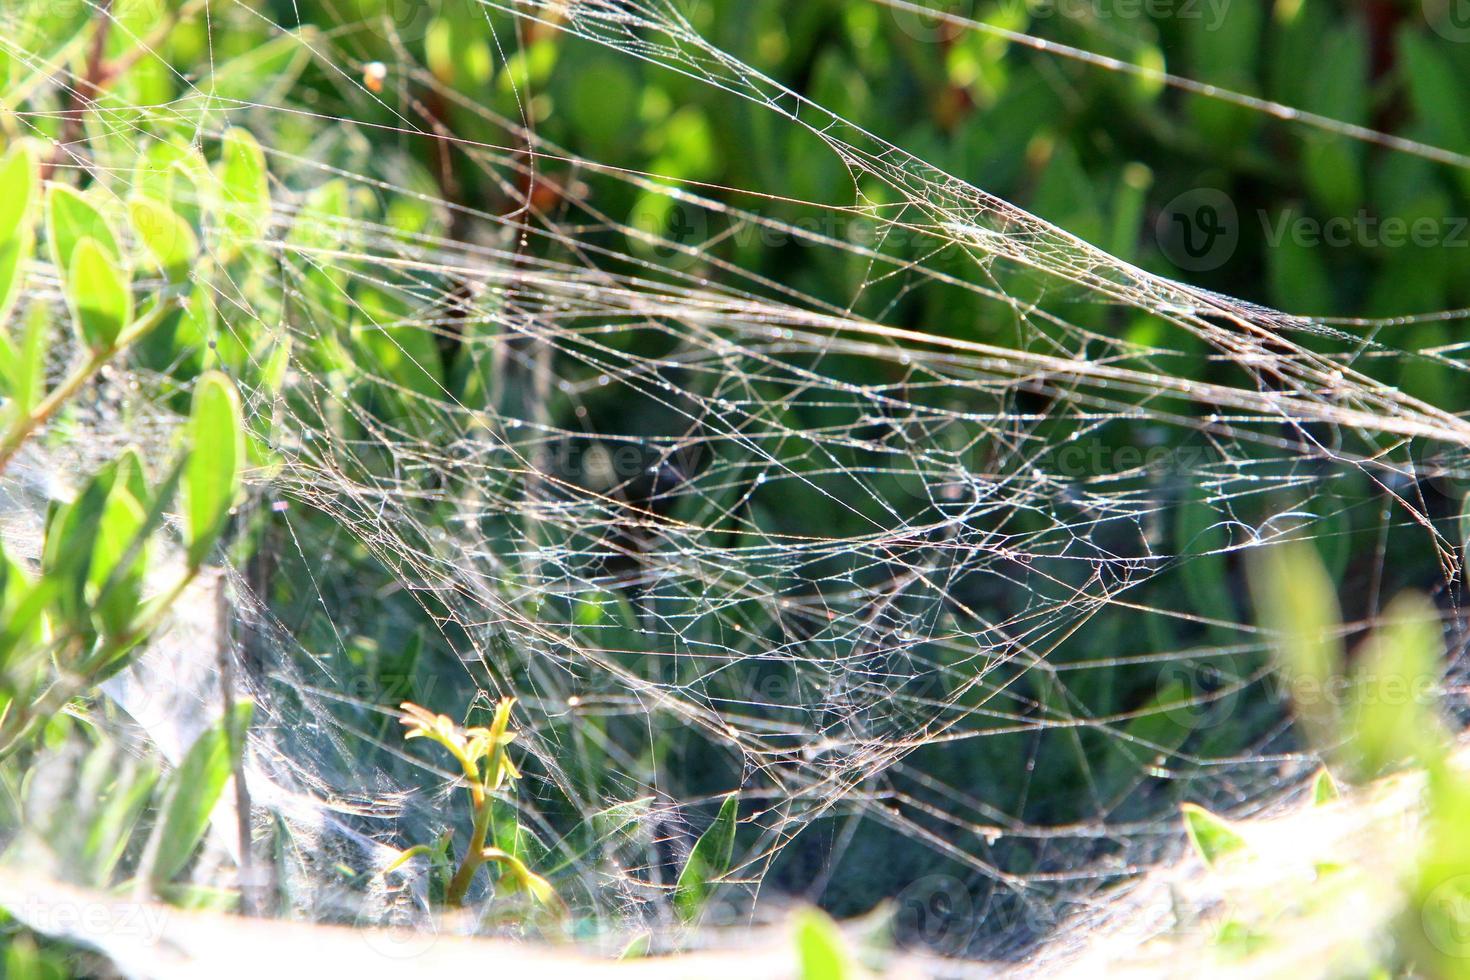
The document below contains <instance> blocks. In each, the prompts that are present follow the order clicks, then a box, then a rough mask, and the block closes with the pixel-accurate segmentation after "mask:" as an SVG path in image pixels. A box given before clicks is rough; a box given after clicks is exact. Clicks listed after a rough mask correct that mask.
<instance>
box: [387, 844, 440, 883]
mask: <svg viewBox="0 0 1470 980" xmlns="http://www.w3.org/2000/svg"><path fill="white" fill-rule="evenodd" d="M433 855H434V849H433V848H432V847H430V846H429V845H428V844H418V845H415V846H414V847H410V848H409V849H408V850H406V851H404V852H403V853H402V854H400V855H398V856H397V857H396V858H394V859H393V860H392V861H389V862H388V866H387V867H386V868H384V869H383V871H382V873H383V874H385V875H386V874H392V873H393V872H394V871H397V870H398V869H399V868H401V867H403V866H404V865H405V864H407V863H408V862H410V861H412V860H413V859H414V858H418V857H433Z"/></svg>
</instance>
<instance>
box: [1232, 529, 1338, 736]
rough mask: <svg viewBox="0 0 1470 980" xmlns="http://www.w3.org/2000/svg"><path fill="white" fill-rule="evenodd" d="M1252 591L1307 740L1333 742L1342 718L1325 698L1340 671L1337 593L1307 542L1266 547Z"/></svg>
mask: <svg viewBox="0 0 1470 980" xmlns="http://www.w3.org/2000/svg"><path fill="white" fill-rule="evenodd" d="M1250 586H1251V594H1252V595H1253V596H1254V598H1255V604H1256V609H1257V611H1258V616H1259V620H1260V623H1261V625H1262V626H1263V627H1265V628H1266V630H1267V631H1268V632H1269V636H1270V641H1271V646H1272V648H1273V650H1274V652H1275V655H1276V660H1277V665H1278V668H1279V669H1280V672H1281V676H1282V679H1283V680H1284V681H1285V683H1286V687H1287V689H1288V691H1289V692H1290V694H1291V698H1292V705H1293V707H1294V708H1295V710H1296V715H1297V717H1298V718H1299V719H1300V720H1301V722H1302V724H1303V726H1304V727H1305V728H1306V734H1307V737H1308V738H1309V739H1310V740H1311V742H1312V744H1314V745H1316V746H1321V747H1326V746H1331V745H1336V744H1338V742H1339V741H1340V736H1341V718H1340V712H1339V710H1338V707H1337V705H1336V703H1335V701H1334V699H1333V698H1332V697H1331V696H1330V695H1331V692H1332V690H1333V686H1334V683H1335V679H1336V678H1337V677H1338V676H1339V675H1340V674H1341V673H1342V664H1343V649H1342V640H1341V638H1340V635H1339V633H1340V623H1341V621H1342V617H1341V614H1340V613H1339V612H1338V607H1337V593H1336V589H1335V588H1334V587H1333V584H1332V580H1331V578H1329V577H1328V575H1327V572H1326V570H1325V569H1324V568H1323V567H1322V561H1321V559H1320V557H1319V556H1318V554H1317V551H1316V549H1315V548H1313V547H1312V546H1311V545H1310V544H1302V543H1295V542H1294V543H1290V544H1282V545H1277V546H1275V547H1271V548H1268V549H1266V550H1265V551H1264V552H1262V553H1261V554H1260V557H1259V558H1258V560H1257V561H1256V562H1255V563H1254V565H1253V567H1252V574H1251V577H1250Z"/></svg>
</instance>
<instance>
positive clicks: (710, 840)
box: [674, 793, 740, 922]
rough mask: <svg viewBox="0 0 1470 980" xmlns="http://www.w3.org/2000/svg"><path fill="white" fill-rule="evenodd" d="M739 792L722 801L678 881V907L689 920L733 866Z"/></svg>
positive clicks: (675, 900) (697, 913) (684, 917)
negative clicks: (714, 883)
mask: <svg viewBox="0 0 1470 980" xmlns="http://www.w3.org/2000/svg"><path fill="white" fill-rule="evenodd" d="M739 809H740V799H739V796H738V794H734V793H732V794H730V795H729V796H727V797H726V798H725V802H724V803H723V804H721V805H720V812H719V815H718V816H716V817H715V822H714V823H712V824H710V826H709V829H708V830H706V831H705V832H704V833H703V834H702V835H700V838H699V840H697V841H695V842H694V848H693V850H691V851H690V852H689V860H688V861H687V862H686V863H685V865H684V870H683V871H681V872H680V873H679V880H678V882H677V883H676V884H675V885H674V908H675V910H676V911H677V912H678V913H679V915H680V917H681V918H683V919H684V920H685V921H686V922H688V921H691V920H693V919H695V918H696V917H698V915H699V913H700V911H701V910H702V909H703V908H704V905H705V902H706V901H707V900H708V899H709V896H710V892H711V890H712V888H713V882H714V881H715V879H717V878H719V877H721V876H722V875H724V874H726V873H727V872H728V871H729V870H730V862H731V860H732V859H733V857H734V854H735V818H736V816H737V814H738V813H739Z"/></svg>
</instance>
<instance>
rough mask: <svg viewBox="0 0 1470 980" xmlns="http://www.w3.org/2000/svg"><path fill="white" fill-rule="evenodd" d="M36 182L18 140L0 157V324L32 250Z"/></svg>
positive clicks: (25, 147) (31, 161) (27, 151)
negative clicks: (32, 208) (32, 217)
mask: <svg viewBox="0 0 1470 980" xmlns="http://www.w3.org/2000/svg"><path fill="white" fill-rule="evenodd" d="M39 182H40V178H39V177H38V176H37V171H36V160H35V156H34V154H33V153H32V151H31V148H30V143H29V142H27V141H22V142H21V143H19V144H17V145H16V146H15V147H14V148H13V149H12V150H11V151H10V152H9V153H7V154H6V155H5V158H4V159H3V160H0V325H3V324H4V323H5V322H6V321H7V320H8V319H9V318H10V311H11V310H12V309H13V308H14V306H15V302H16V299H17V298H18V297H19V296H20V291H21V286H22V285H23V284H24V281H25V265H26V262H27V261H29V259H30V258H31V254H32V252H33V251H34V250H35V243H36V236H35V231H34V230H33V229H32V228H31V220H30V211H31V202H32V200H33V199H34V198H35V196H36V186H37V185H38V184H39ZM6 374H7V380H9V378H8V372H6Z"/></svg>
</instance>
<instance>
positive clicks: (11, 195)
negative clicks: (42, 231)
mask: <svg viewBox="0 0 1470 980" xmlns="http://www.w3.org/2000/svg"><path fill="white" fill-rule="evenodd" d="M40 183H41V178H40V172H39V170H38V168H37V166H36V153H35V150H34V149H33V147H32V145H31V143H30V141H29V140H21V141H20V142H19V143H16V144H15V146H13V147H11V149H10V152H9V153H7V154H5V156H4V158H0V242H6V241H10V240H11V239H13V238H15V237H16V236H17V235H19V234H21V233H22V232H23V231H24V230H25V228H24V226H25V225H26V223H27V222H28V221H29V218H30V212H31V205H32V203H33V202H34V200H35V198H36V189H37V188H38V187H39V186H40Z"/></svg>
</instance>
